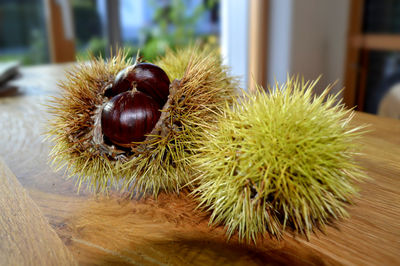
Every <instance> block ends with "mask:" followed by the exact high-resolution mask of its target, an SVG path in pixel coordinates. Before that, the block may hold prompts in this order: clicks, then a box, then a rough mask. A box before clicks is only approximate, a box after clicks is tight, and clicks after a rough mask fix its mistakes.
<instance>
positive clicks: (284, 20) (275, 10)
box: [267, 0, 293, 85]
mask: <svg viewBox="0 0 400 266" xmlns="http://www.w3.org/2000/svg"><path fill="white" fill-rule="evenodd" d="M292 5H293V4H292V0H270V7H269V8H270V14H269V16H270V19H269V31H268V32H269V36H268V41H269V46H268V47H269V51H268V56H267V58H268V63H267V71H268V73H267V80H268V84H270V85H272V84H274V83H275V81H278V82H279V83H282V82H284V81H285V80H286V74H287V73H288V72H289V71H290V66H291V65H290V63H291V62H290V61H291V58H290V56H291V41H292V36H291V35H292Z"/></svg>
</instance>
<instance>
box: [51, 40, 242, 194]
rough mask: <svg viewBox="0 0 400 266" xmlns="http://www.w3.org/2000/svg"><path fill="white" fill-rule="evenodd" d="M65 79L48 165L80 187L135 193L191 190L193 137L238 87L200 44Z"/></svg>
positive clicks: (101, 65)
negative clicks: (118, 189) (154, 60)
mask: <svg viewBox="0 0 400 266" xmlns="http://www.w3.org/2000/svg"><path fill="white" fill-rule="evenodd" d="M66 76H67V79H66V81H65V82H63V83H61V84H60V88H61V90H62V94H61V96H59V97H56V98H55V99H54V101H53V103H52V104H51V109H50V112H51V113H52V118H51V120H50V121H49V128H50V129H49V131H48V136H49V139H50V140H51V141H52V143H53V147H52V150H51V153H50V156H51V161H52V165H53V166H54V167H55V168H56V169H57V170H59V169H61V168H63V167H64V166H65V170H66V172H67V173H68V176H69V177H74V178H77V184H78V186H79V187H80V186H81V184H87V185H88V188H89V189H92V190H94V191H99V192H101V191H103V192H104V191H108V190H109V189H110V188H111V187H117V188H120V189H122V190H123V191H129V192H130V193H131V195H132V196H134V195H142V194H152V195H154V196H156V195H157V194H158V193H159V192H160V191H162V190H164V191H174V192H178V191H179V190H180V189H181V188H182V186H184V185H188V186H190V184H189V183H190V181H191V179H192V175H191V173H190V159H189V156H191V155H192V154H193V153H195V147H194V146H193V145H194V142H193V139H194V138H195V137H196V136H197V135H198V134H199V132H201V130H202V129H201V125H206V124H207V123H212V122H213V121H214V120H215V119H216V115H217V114H220V113H221V112H222V108H223V107H224V106H225V105H226V102H230V101H231V100H232V96H233V95H234V93H235V88H236V87H237V82H236V80H235V79H234V78H233V77H231V76H230V75H229V74H228V69H227V68H226V67H225V66H223V65H222V63H221V58H220V56H219V54H218V52H217V51H215V50H212V49H204V50H202V51H200V49H199V48H198V47H190V48H186V49H181V50H178V51H175V52H174V51H168V52H167V54H166V55H165V56H164V57H162V58H160V59H159V60H158V61H157V62H154V64H151V63H147V62H146V63H145V62H140V61H139V60H138V59H137V60H135V62H133V61H132V59H129V58H127V56H126V53H124V52H123V51H120V52H118V53H117V55H116V56H114V57H113V58H111V59H110V60H108V61H105V60H103V59H95V58H94V59H92V61H91V63H90V64H84V63H82V64H80V65H79V66H77V67H76V68H75V69H74V70H72V71H70V72H68V73H67V74H66ZM170 81H171V83H170ZM121 99H122V100H121ZM127 121H130V122H127Z"/></svg>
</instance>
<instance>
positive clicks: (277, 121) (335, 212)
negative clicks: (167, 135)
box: [193, 78, 363, 241]
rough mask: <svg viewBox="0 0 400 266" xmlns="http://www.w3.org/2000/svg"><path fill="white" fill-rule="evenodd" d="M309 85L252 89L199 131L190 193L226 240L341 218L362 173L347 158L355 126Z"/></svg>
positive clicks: (293, 82) (305, 230)
mask: <svg viewBox="0 0 400 266" xmlns="http://www.w3.org/2000/svg"><path fill="white" fill-rule="evenodd" d="M315 84H316V81H314V82H307V83H304V82H303V81H300V80H299V79H294V78H292V79H289V80H288V81H287V82H286V83H285V84H284V85H283V86H281V87H279V85H278V84H277V86H276V88H274V89H273V90H272V89H270V90H269V92H265V91H263V90H262V89H260V88H258V89H257V91H256V92H255V93H250V94H247V95H246V97H244V98H242V99H238V100H236V101H235V102H234V104H233V107H229V106H227V108H225V111H224V114H223V115H222V116H221V117H220V118H219V119H218V122H217V123H216V125H215V127H214V128H210V129H207V130H205V131H204V132H203V133H201V134H200V135H201V136H200V138H199V143H201V145H199V148H198V153H197V154H196V155H195V158H194V159H193V161H194V162H195V166H196V168H197V169H198V177H197V179H196V181H197V182H199V186H198V187H197V188H196V189H195V190H194V192H193V193H194V195H195V196H196V197H197V198H198V200H199V202H200V205H199V206H200V207H201V208H204V209H206V210H209V211H211V218H210V223H211V224H214V225H215V224H222V225H225V226H226V228H227V234H228V236H229V237H230V236H231V235H232V234H234V233H236V232H238V235H239V239H241V240H247V241H250V240H253V241H255V240H256V239H257V237H258V236H259V235H264V234H266V233H268V234H270V235H272V236H275V237H277V238H281V237H282V234H283V231H284V230H285V227H286V226H290V228H292V230H293V231H294V233H299V234H305V235H306V236H307V237H308V234H309V233H310V232H311V231H313V230H314V229H315V228H316V227H318V228H321V227H323V226H324V225H325V224H326V223H328V222H329V221H330V220H331V218H340V217H344V216H346V215H347V213H346V210H345V205H346V203H349V202H350V201H351V196H352V195H353V194H354V193H355V192H356V188H355V185H354V183H355V182H356V181H358V180H361V179H362V178H363V173H362V171H361V170H360V168H359V167H358V166H357V164H356V163H355V161H354V159H353V157H354V156H353V155H354V153H355V152H356V151H357V144H356V142H355V141H354V140H355V139H356V138H358V137H359V135H360V134H361V133H360V132H361V131H360V130H359V129H360V128H351V127H350V126H349V121H350V119H351V117H352V111H351V110H346V109H345V108H344V106H343V105H336V104H335V102H336V100H337V96H327V95H328V91H329V88H328V89H327V90H325V92H324V93H323V94H322V95H321V96H319V97H315V96H313V95H312V88H313V87H314V86H315Z"/></svg>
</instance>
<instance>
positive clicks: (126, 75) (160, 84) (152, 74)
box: [106, 63, 170, 108]
mask: <svg viewBox="0 0 400 266" xmlns="http://www.w3.org/2000/svg"><path fill="white" fill-rule="evenodd" d="M169 85H170V81H169V78H168V76H167V74H166V73H165V72H164V70H162V69H161V68H160V67H158V66H156V65H154V64H150V63H139V64H136V65H135V66H130V67H127V68H125V69H123V70H121V71H120V72H119V73H118V74H117V76H116V78H115V80H114V82H113V86H112V89H111V90H110V91H109V92H108V95H106V96H107V97H109V98H110V97H113V96H115V95H118V94H119V93H121V92H125V91H128V90H131V89H132V88H133V86H136V89H137V90H138V91H141V92H143V93H145V94H147V95H148V96H150V97H151V98H153V99H154V100H155V101H156V102H157V103H158V105H159V107H160V108H162V107H163V106H164V104H165V103H166V102H167V100H168V94H169Z"/></svg>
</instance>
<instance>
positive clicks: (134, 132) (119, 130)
mask: <svg viewBox="0 0 400 266" xmlns="http://www.w3.org/2000/svg"><path fill="white" fill-rule="evenodd" d="M160 114H161V112H160V110H159V105H158V104H157V102H156V101H154V100H153V99H152V98H151V97H149V96H147V95H146V94H144V93H142V92H139V91H136V90H135V89H133V90H131V91H126V92H122V93H120V94H118V95H117V96H115V97H113V98H112V99H111V100H110V101H108V102H107V103H106V104H105V105H104V106H103V109H102V111H101V129H102V132H103V134H104V136H105V137H107V139H108V140H110V141H111V142H112V143H114V144H116V145H118V146H121V147H130V146H131V145H132V142H139V141H143V140H144V139H145V138H146V136H145V135H146V134H148V133H150V132H151V131H152V129H153V128H154V126H155V124H156V123H157V121H158V119H159V118H160Z"/></svg>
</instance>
